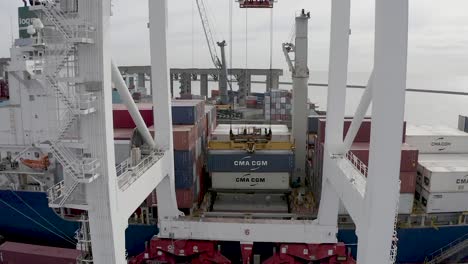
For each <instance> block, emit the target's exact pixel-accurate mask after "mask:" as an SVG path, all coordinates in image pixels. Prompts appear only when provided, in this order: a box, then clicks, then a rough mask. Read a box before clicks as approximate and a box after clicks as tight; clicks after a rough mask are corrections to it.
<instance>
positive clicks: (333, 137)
mask: <svg viewBox="0 0 468 264" xmlns="http://www.w3.org/2000/svg"><path fill="white" fill-rule="evenodd" d="M350 11H351V3H350V0H332V11H331V15H332V18H331V32H330V65H329V71H328V98H327V126H326V131H325V134H326V138H325V149H324V153H332V154H343V153H339V152H340V150H341V149H342V144H343V119H344V115H345V104H346V82H347V78H348V49H349V29H350V27H349V26H350ZM334 163H336V161H334V160H332V159H331V158H330V155H325V156H324V160H323V180H322V197H321V201H320V208H319V213H318V221H319V223H320V224H321V225H337V224H338V223H337V220H338V206H339V199H338V195H337V193H336V192H335V190H334V188H333V187H332V185H331V183H330V180H329V179H328V178H329V177H330V175H331V173H333V170H332V171H330V169H331V167H332V166H334Z"/></svg>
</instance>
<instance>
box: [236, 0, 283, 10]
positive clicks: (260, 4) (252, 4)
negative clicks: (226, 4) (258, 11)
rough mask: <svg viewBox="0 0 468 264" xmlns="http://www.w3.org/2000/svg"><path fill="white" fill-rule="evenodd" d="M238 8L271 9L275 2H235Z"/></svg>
mask: <svg viewBox="0 0 468 264" xmlns="http://www.w3.org/2000/svg"><path fill="white" fill-rule="evenodd" d="M236 2H239V7H240V8H273V3H274V2H276V0H236Z"/></svg>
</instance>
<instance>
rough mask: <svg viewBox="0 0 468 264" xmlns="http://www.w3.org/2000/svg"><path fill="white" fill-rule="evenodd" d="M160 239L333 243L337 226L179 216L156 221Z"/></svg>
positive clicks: (288, 221)
mask: <svg viewBox="0 0 468 264" xmlns="http://www.w3.org/2000/svg"><path fill="white" fill-rule="evenodd" d="M159 227H160V233H159V237H161V238H178V239H195V240H215V241H240V242H278V243H281V242H282V243H313V244H321V243H336V242H337V241H336V233H337V231H338V229H337V227H336V226H319V225H317V223H316V222H315V221H303V220H255V219H248V220H245V219H216V218H199V219H194V218H180V219H179V220H175V221H171V220H161V221H160V222H159Z"/></svg>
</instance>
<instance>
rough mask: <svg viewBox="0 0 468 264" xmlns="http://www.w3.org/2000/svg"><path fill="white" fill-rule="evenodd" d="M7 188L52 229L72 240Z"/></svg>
mask: <svg viewBox="0 0 468 264" xmlns="http://www.w3.org/2000/svg"><path fill="white" fill-rule="evenodd" d="M9 190H10V192H11V193H13V194H14V195H15V196H16V198H18V200H20V201H21V202H22V203H24V204H25V205H26V206H27V207H28V208H29V209H30V210H31V211H33V212H34V213H35V214H36V215H38V216H39V217H40V218H41V219H42V220H44V221H45V222H46V223H47V224H49V225H50V226H51V227H52V228H53V229H55V230H57V231H58V232H59V233H60V234H62V235H63V236H65V237H66V238H68V239H69V240H70V241H73V239H72V238H71V237H69V236H68V235H67V234H65V232H63V231H62V230H60V229H59V228H58V227H56V226H55V225H53V224H52V223H51V222H50V221H49V220H47V219H46V218H45V217H43V216H42V215H41V214H40V213H39V212H38V211H36V210H34V208H33V207H31V206H30V205H29V204H28V203H27V202H26V201H25V200H23V198H21V196H19V195H18V194H17V193H16V192H14V191H13V190H11V189H9Z"/></svg>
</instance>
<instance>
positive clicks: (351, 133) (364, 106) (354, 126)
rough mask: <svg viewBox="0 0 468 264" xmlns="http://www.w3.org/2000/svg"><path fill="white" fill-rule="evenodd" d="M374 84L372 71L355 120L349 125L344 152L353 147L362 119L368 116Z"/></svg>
mask: <svg viewBox="0 0 468 264" xmlns="http://www.w3.org/2000/svg"><path fill="white" fill-rule="evenodd" d="M373 85H374V73H371V76H370V78H369V81H368V82H367V88H366V90H364V93H363V94H362V97H361V101H360V102H359V105H358V107H357V109H356V113H355V114H354V118H353V122H352V123H351V126H350V127H349V130H348V132H347V133H346V137H345V139H344V142H343V150H342V152H343V153H346V152H348V151H349V149H350V148H351V145H352V144H353V142H354V139H355V138H356V135H357V132H358V131H359V128H360V127H361V124H362V120H364V117H365V116H366V113H367V110H368V109H369V105H370V103H371V101H372V86H373Z"/></svg>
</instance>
